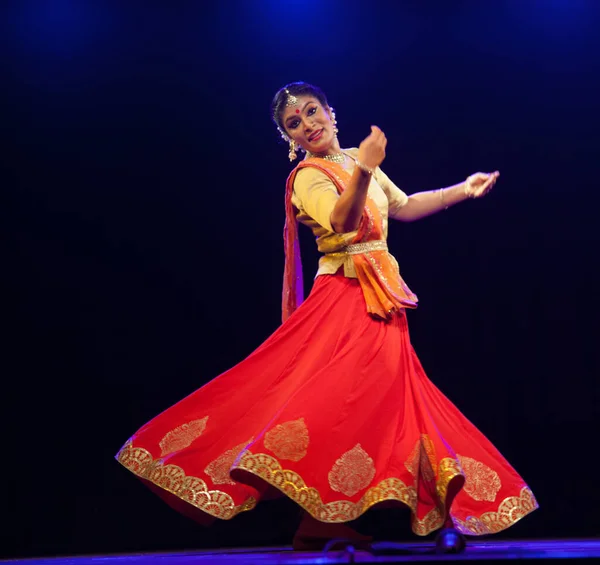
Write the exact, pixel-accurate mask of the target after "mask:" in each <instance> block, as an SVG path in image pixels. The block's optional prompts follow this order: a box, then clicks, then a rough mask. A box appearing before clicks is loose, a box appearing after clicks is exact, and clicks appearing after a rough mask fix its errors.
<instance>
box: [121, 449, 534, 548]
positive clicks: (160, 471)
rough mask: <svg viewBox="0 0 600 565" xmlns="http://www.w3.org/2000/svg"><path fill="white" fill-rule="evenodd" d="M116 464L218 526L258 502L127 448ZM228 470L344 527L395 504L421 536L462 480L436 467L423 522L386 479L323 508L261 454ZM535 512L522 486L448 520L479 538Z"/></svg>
mask: <svg viewBox="0 0 600 565" xmlns="http://www.w3.org/2000/svg"><path fill="white" fill-rule="evenodd" d="M117 461H119V463H121V464H122V465H123V466H124V467H125V468H127V469H129V470H130V471H131V472H132V473H134V474H135V475H137V476H138V477H141V478H143V479H145V480H147V481H149V482H152V483H153V484H155V485H157V486H159V487H160V488H162V489H164V490H166V491H167V492H170V493H171V494H173V495H174V496H177V497H178V498H180V499H181V500H183V501H185V502H188V503H189V504H191V505H192V506H195V507H196V508H198V509H200V510H202V511H203V512H206V513H207V514H210V515H211V516H214V517H216V518H220V519H222V520H228V519H231V518H233V517H234V516H236V515H237V514H239V513H240V512H245V511H247V510H252V509H253V508H254V507H255V506H256V504H257V500H256V499H255V498H254V497H248V498H247V499H246V500H245V501H244V502H243V503H242V504H240V505H237V506H236V505H235V503H234V502H233V498H232V497H231V496H230V495H229V494H227V493H226V492H223V491H218V490H208V487H207V485H206V483H205V482H204V481H203V480H202V479H200V478H198V477H192V476H187V475H186V474H185V472H184V471H183V469H181V467H178V466H177V465H165V464H164V462H163V461H162V460H161V459H156V460H154V459H153V458H152V455H151V454H150V452H149V451H147V450H146V449H144V448H142V447H133V445H132V443H131V441H129V442H127V443H126V444H125V445H124V446H123V448H122V449H121V451H119V453H118V454H117ZM232 469H240V470H243V471H246V472H248V473H251V474H252V475H255V476H257V477H259V478H261V479H262V480H264V481H265V482H266V483H268V484H270V485H271V486H273V487H275V488H276V489H278V490H279V491H281V492H282V493H283V494H284V495H286V496H287V497H289V498H290V499H291V500H293V501H294V502H295V503H296V504H298V505H299V506H301V507H302V508H303V509H304V510H306V511H307V512H308V513H309V514H311V515H312V516H313V517H314V518H316V519H317V520H320V521H322V522H330V523H333V522H349V521H351V520H355V519H356V518H358V517H359V516H361V515H362V514H364V513H365V512H366V511H367V510H369V509H370V508H371V507H372V506H374V505H376V504H378V503H380V502H384V501H391V500H393V501H397V502H401V503H402V504H405V505H406V506H408V507H409V508H410V510H411V514H412V516H411V527H412V531H413V532H414V533H415V534H417V535H419V536H426V535H428V534H430V533H431V532H433V531H435V530H437V529H439V528H441V527H442V526H443V524H444V519H445V516H446V514H447V512H446V496H447V493H448V485H449V484H450V482H451V481H452V479H454V478H455V477H457V476H464V474H463V472H462V469H461V468H460V465H459V463H458V462H457V461H456V460H455V459H452V458H444V459H442V460H441V461H440V463H439V465H438V479H437V484H436V490H437V494H438V497H439V500H440V505H439V507H437V508H433V509H432V510H430V511H429V512H428V513H427V514H426V515H425V517H424V518H421V519H419V518H417V516H416V514H415V513H416V511H417V491H416V489H415V488H414V487H413V486H407V485H406V484H404V482H402V481H401V480H400V479H398V478H395V477H390V478H388V479H384V480H383V481H381V482H380V483H379V484H377V485H375V486H373V487H371V488H370V489H368V490H367V492H366V493H365V494H364V495H363V496H362V497H361V498H360V500H359V501H358V502H352V501H350V500H337V501H334V502H328V503H324V502H323V501H322V499H321V495H320V494H319V492H318V491H317V489H315V488H313V487H309V486H308V485H307V484H306V483H305V482H304V480H303V479H302V477H301V476H300V475H299V474H298V473H296V472H294V471H291V470H289V469H288V470H286V469H283V468H282V467H281V464H280V463H279V462H278V461H277V460H276V459H275V458H274V457H271V456H270V455H267V454H266V453H258V454H256V455H254V454H252V453H251V452H250V451H245V452H243V453H242V454H241V455H240V457H239V459H238V460H237V461H236V462H235V463H234V465H233V467H232ZM536 508H538V503H537V501H536V499H535V497H534V495H533V493H532V492H531V489H530V488H529V487H527V486H523V488H522V489H521V491H520V494H519V495H518V496H509V497H507V498H505V499H504V500H503V501H502V503H501V504H500V505H499V506H498V510H497V511H495V512H485V513H484V514H482V515H481V516H479V517H477V516H469V517H468V518H467V519H466V520H461V519H460V518H456V517H455V516H451V518H452V521H453V522H454V524H455V527H456V529H457V530H459V531H460V532H462V533H463V534H467V535H472V536H479V535H486V534H495V533H498V532H500V531H502V530H505V529H506V528H508V527H510V526H512V525H513V524H515V523H516V522H518V521H519V520H521V519H522V518H524V517H525V516H527V515H528V514H530V513H531V512H533V511H534V510H535V509H536Z"/></svg>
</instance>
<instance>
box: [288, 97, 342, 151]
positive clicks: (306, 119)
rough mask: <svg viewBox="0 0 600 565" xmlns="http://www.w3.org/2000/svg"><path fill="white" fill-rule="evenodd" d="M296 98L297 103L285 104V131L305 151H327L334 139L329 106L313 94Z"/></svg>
mask: <svg viewBox="0 0 600 565" xmlns="http://www.w3.org/2000/svg"><path fill="white" fill-rule="evenodd" d="M297 99H298V103H297V104H294V105H293V106H286V108H285V110H284V112H283V116H282V121H283V125H284V127H285V132H286V133H287V135H288V136H289V138H290V139H293V140H294V141H295V142H296V143H297V144H298V145H300V147H302V148H303V149H304V150H305V151H307V152H310V153H316V154H319V153H327V151H328V150H329V149H330V148H331V146H332V145H333V142H334V139H335V133H334V131H333V119H332V115H331V108H329V106H323V105H322V104H321V103H320V102H319V101H318V100H317V99H316V98H315V97H314V96H298V97H297Z"/></svg>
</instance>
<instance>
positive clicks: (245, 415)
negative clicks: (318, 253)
mask: <svg viewBox="0 0 600 565" xmlns="http://www.w3.org/2000/svg"><path fill="white" fill-rule="evenodd" d="M194 422H195V424H191V423H194ZM198 422H200V424H198ZM290 422H291V423H292V424H291V427H290ZM186 426H188V427H187V428H186ZM194 426H196V428H195V431H194V430H193V429H192V428H194ZM286 426H287V427H286ZM302 426H305V429H306V433H305V434H304V432H302ZM177 430H179V431H177ZM190 430H191V431H190ZM281 430H288V432H289V431H290V430H292V432H293V433H291V435H289V434H288V436H289V437H288V436H286V433H287V432H286V433H283V432H281ZM299 430H300V431H299ZM280 432H281V433H280ZM301 432H302V433H301ZM178 434H179V435H178ZM186 434H187V435H186ZM282 434H283V435H282ZM194 436H197V437H194ZM181 437H183V438H184V439H185V441H183V442H182V441H181V440H180V439H177V438H181ZM164 438H171V440H173V438H175V444H177V442H178V441H179V444H180V445H179V446H178V448H177V449H175V451H173V452H171V453H166V454H165V451H169V449H166V450H165V445H166V444H165V439H164ZM186 438H187V439H186ZM274 438H275V439H274ZM188 440H191V441H190V444H189V445H188V446H185V445H183V444H185V443H186V441H188ZM161 441H162V442H163V443H162V447H161ZM286 442H287V443H286ZM167 443H168V442H167ZM171 443H172V444H173V442H171ZM172 449H173V447H172V445H171V450H172ZM232 450H233V451H232ZM224 454H225V457H223V455H224ZM290 454H291V455H290ZM348 454H349V455H348ZM117 457H118V460H119V461H120V462H121V463H122V464H123V465H125V466H126V467H127V468H128V469H130V470H131V471H133V472H134V473H136V474H137V475H138V476H139V477H141V478H143V479H144V480H146V481H147V482H149V483H151V484H153V485H155V486H158V487H160V488H161V489H162V490H163V492H164V493H165V496H166V497H167V498H169V497H170V498H172V499H173V500H177V502H178V503H179V504H180V503H181V501H182V500H183V501H186V502H187V503H188V504H189V505H190V509H193V510H194V511H200V512H204V513H206V514H208V515H210V516H213V517H218V518H231V517H233V516H234V515H235V514H237V513H238V512H240V511H243V510H248V509H251V508H252V507H254V505H255V504H256V502H257V501H258V500H260V499H261V498H263V497H264V496H267V495H272V494H285V495H287V496H289V497H290V498H291V499H293V500H295V501H296V502H297V503H298V504H299V505H301V506H302V507H303V508H305V509H306V510H307V511H308V512H310V513H311V514H312V515H313V516H315V517H316V518H317V519H319V520H322V521H325V522H344V521H349V520H351V519H354V518H356V517H358V515H360V514H361V513H363V512H364V511H366V510H367V509H368V508H370V507H371V506H373V505H374V504H377V503H382V502H384V501H389V500H392V501H397V502H399V503H405V504H407V505H408V506H409V507H411V508H412V510H413V522H412V526H413V530H414V531H415V532H416V533H418V534H427V533H429V532H430V531H432V530H434V529H437V528H439V527H441V526H442V523H443V519H444V518H445V516H446V512H447V510H448V508H451V516H452V518H453V519H454V521H455V524H456V525H457V527H458V528H459V529H461V530H462V531H464V532H465V533H470V534H485V533H494V532H497V531H500V530H501V529H504V528H506V527H508V526H510V525H512V524H513V523H514V522H515V521H517V520H518V519H520V518H521V517H522V516H524V515H526V514H527V513H528V512H530V511H531V510H533V509H534V508H536V507H537V504H536V502H535V498H534V497H533V494H531V491H530V490H529V489H528V488H527V486H526V485H525V483H524V482H523V480H522V479H521V477H520V476H519V475H518V474H517V473H516V472H515V471H514V469H513V468H512V467H511V466H510V465H509V464H508V463H507V462H506V460H505V459H504V458H503V457H502V456H501V455H500V453H499V452H498V451H497V450H496V449H495V448H494V447H493V445H492V444H491V443H490V442H489V441H488V440H487V439H486V438H485V437H484V436H483V435H482V434H481V433H480V432H479V431H478V430H477V429H476V428H475V427H474V426H473V425H472V424H471V423H470V422H469V421H468V420H467V419H466V418H465V417H464V416H463V415H462V414H461V413H460V412H459V411H458V409H457V408H456V407H455V406H454V405H453V404H452V403H451V402H450V401H449V400H448V399H447V398H446V397H445V396H444V395H443V394H442V393H441V392H440V391H439V390H438V389H437V388H436V387H435V386H434V385H433V384H432V383H431V381H430V380H429V379H428V378H427V376H426V375H425V373H424V371H423V368H422V367H421V364H420V363H419V360H418V359H417V356H416V354H415V352H414V350H413V348H412V346H411V343H410V340H409V334H408V327H407V321H406V315H405V313H404V311H401V312H400V313H399V314H397V315H395V316H394V317H393V318H392V319H391V321H388V322H384V321H380V320H376V319H374V318H372V317H370V316H369V315H368V314H367V313H366V311H365V306H364V297H363V294H362V291H361V288H360V285H359V283H358V281H357V280H356V279H348V278H345V277H343V276H340V275H335V276H333V275H326V276H320V277H318V278H317V280H316V282H315V285H314V288H313V291H312V292H311V294H310V296H309V297H308V299H307V300H306V301H305V302H304V303H303V304H302V306H301V307H300V308H298V310H296V312H295V313H294V314H293V315H292V316H291V317H290V318H289V320H288V321H287V322H286V323H284V324H283V325H282V326H281V327H280V328H279V329H278V330H277V331H276V332H275V333H274V334H273V335H272V336H271V337H270V338H269V339H267V341H266V342H265V343H263V344H262V345H261V346H260V347H259V348H258V349H257V350H256V351H255V352H254V353H252V354H251V355H250V356H249V357H248V358H247V359H245V360H244V361H242V362H241V363H239V364H238V365H237V366H235V367H233V368H232V369H230V370H229V371H227V372H225V373H224V374H222V375H221V376H219V377H217V378H216V379H214V380H213V381H211V382H210V383H208V384H207V385H205V386H203V387H202V388H200V389H199V390H197V391H195V392H193V393H192V394H190V395H189V396H188V397H187V398H185V399H183V400H182V401H181V402H179V403H177V404H175V405H174V406H173V407H171V408H169V409H168V410H166V411H165V412H163V413H162V414H160V415H159V416H157V417H156V418H154V419H153V420H152V421H150V422H149V423H148V424H146V425H145V426H144V427H142V428H141V429H140V430H139V431H138V432H137V433H136V434H135V435H134V436H133V437H132V438H131V439H130V440H129V441H128V442H127V443H126V445H125V446H124V447H123V448H122V450H121V451H120V452H119V454H118V456H117ZM369 461H370V462H369ZM223 465H225V466H226V468H225V481H227V480H228V481H229V482H223V476H224V475H223V473H222V472H221V475H220V477H219V478H218V480H217V481H216V482H215V481H214V480H213V478H214V477H215V473H216V471H215V469H216V470H217V471H218V470H219V469H221V471H222V468H223ZM207 470H208V472H207ZM465 477H466V484H464V482H465ZM233 480H235V482H233ZM463 484H464V488H463ZM340 485H342V486H341V487H340ZM340 489H341V490H340ZM342 490H344V491H346V492H345V493H344V492H342Z"/></svg>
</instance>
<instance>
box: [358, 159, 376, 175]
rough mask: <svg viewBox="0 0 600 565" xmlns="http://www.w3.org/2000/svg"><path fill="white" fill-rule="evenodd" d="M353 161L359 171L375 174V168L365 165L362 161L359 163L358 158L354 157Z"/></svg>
mask: <svg viewBox="0 0 600 565" xmlns="http://www.w3.org/2000/svg"><path fill="white" fill-rule="evenodd" d="M354 162H355V163H356V166H357V167H358V168H359V169H360V170H361V171H364V172H365V173H367V174H369V175H374V174H375V170H374V169H371V168H370V167H367V166H366V165H365V164H364V163H361V162H360V161H359V160H358V159H354Z"/></svg>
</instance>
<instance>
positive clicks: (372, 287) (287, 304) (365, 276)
mask: <svg viewBox="0 0 600 565" xmlns="http://www.w3.org/2000/svg"><path fill="white" fill-rule="evenodd" d="M304 167H316V168H317V169H319V170H320V171H322V172H323V173H325V174H326V175H327V176H328V177H329V178H330V179H331V181H332V182H333V183H334V185H335V186H336V188H337V190H338V192H340V193H342V192H343V191H344V189H345V188H346V186H347V185H348V183H349V182H350V178H351V177H350V173H348V172H347V171H346V170H344V168H343V167H342V166H341V165H339V164H337V163H332V162H331V161H327V160H325V159H319V158H315V157H312V158H309V159H305V160H304V161H302V162H301V163H300V164H299V165H298V166H297V167H296V168H295V169H294V170H293V171H292V172H291V174H290V176H289V177H288V180H287V185H286V193H285V215H286V220H285V228H284V232H283V234H284V235H283V237H284V246H285V269H284V276H283V296H282V299H283V300H282V302H283V303H282V316H283V321H284V322H285V320H287V319H288V318H289V317H290V316H291V314H292V312H294V310H295V309H296V308H298V306H300V304H301V303H302V301H303V300H304V291H303V283H302V261H301V258H300V245H299V242H298V221H297V220H296V210H295V208H294V205H293V204H292V192H293V189H294V179H295V178H296V174H297V172H298V171H299V170H300V169H302V168H304ZM382 240H383V221H382V217H381V213H380V211H379V209H378V208H377V206H376V204H375V202H373V200H372V198H370V197H369V196H367V201H366V204H365V210H364V212H363V216H362V219H361V221H360V225H359V227H358V232H357V234H356V237H355V238H354V239H353V240H352V246H351V247H353V248H354V249H353V251H352V252H351V254H350V256H351V257H352V261H353V262H354V268H355V270H356V275H357V277H358V282H359V283H360V286H361V288H362V291H363V294H364V296H365V302H366V305H367V312H368V313H369V314H371V315H372V316H374V317H377V318H381V319H384V320H386V319H389V318H391V316H392V314H393V313H394V312H397V311H398V310H399V309H400V308H416V307H417V297H416V295H415V294H413V292H412V291H411V290H410V289H409V288H408V286H407V285H406V283H405V282H404V280H403V279H402V277H401V276H400V270H399V268H398V263H397V262H396V260H395V259H394V257H392V255H390V254H389V253H388V251H387V246H385V245H383V246H382V245H378V244H376V243H375V242H378V243H381V242H382ZM369 242H372V243H371V244H369ZM355 244H363V245H362V246H360V245H355ZM382 247H383V248H382ZM363 250H364V251H363ZM342 252H343V250H342Z"/></svg>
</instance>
